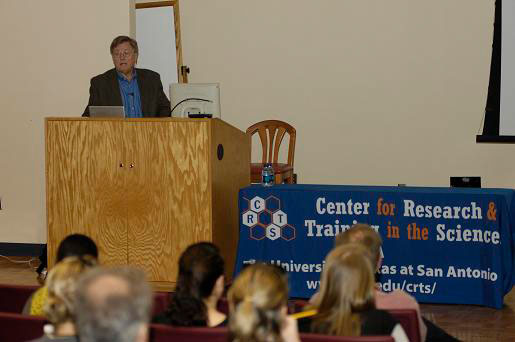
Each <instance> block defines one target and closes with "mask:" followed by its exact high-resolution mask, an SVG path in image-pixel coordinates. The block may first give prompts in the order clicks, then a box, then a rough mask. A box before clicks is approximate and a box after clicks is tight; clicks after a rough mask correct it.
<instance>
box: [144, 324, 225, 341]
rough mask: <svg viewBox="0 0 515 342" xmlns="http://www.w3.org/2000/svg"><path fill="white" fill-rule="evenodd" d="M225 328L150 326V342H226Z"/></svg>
mask: <svg viewBox="0 0 515 342" xmlns="http://www.w3.org/2000/svg"><path fill="white" fill-rule="evenodd" d="M227 337H228V330H227V328H206V327H194V328H193V327H191V328H189V327H188V328H187V327H172V326H168V325H163V324H151V325H150V339H149V341H150V342H173V341H181V342H182V341H184V342H205V341H209V342H227Z"/></svg>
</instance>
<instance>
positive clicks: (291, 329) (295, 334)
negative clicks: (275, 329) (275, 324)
mask: <svg viewBox="0 0 515 342" xmlns="http://www.w3.org/2000/svg"><path fill="white" fill-rule="evenodd" d="M281 336H282V338H283V341H284V342H300V337H299V329H298V327H297V320H296V319H295V318H293V317H290V316H286V317H285V318H284V325H283V328H282V330H281Z"/></svg>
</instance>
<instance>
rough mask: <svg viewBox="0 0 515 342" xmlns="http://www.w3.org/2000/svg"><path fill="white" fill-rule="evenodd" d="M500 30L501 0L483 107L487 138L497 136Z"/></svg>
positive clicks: (497, 6) (499, 99)
mask: <svg viewBox="0 0 515 342" xmlns="http://www.w3.org/2000/svg"><path fill="white" fill-rule="evenodd" d="M501 30H502V0H496V1H495V19H494V36H493V41H492V60H491V62H490V80H489V82H488V96H487V99H486V107H485V122H484V125H483V134H484V135H487V136H491V135H499V123H500V111H501V48H502V47H501V43H502V40H501V37H502V32H501ZM478 142H479V141H478ZM489 142H493V141H489Z"/></svg>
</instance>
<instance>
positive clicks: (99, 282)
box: [76, 267, 152, 342]
mask: <svg viewBox="0 0 515 342" xmlns="http://www.w3.org/2000/svg"><path fill="white" fill-rule="evenodd" d="M151 306H152V297H151V291H150V287H149V285H148V283H147V282H146V281H145V276H144V273H143V272H142V271H140V270H137V269H134V268H129V267H124V268H102V267H97V268H95V269H94V270H91V271H89V272H87V273H86V274H85V275H84V276H83V277H81V279H80V281H79V286H78V288H77V314H76V322H77V330H78V332H79V338H80V341H81V342H143V341H147V339H148V321H149V318H150V310H151Z"/></svg>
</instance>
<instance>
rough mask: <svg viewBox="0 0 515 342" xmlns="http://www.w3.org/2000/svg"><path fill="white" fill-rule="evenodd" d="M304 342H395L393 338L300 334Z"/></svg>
mask: <svg viewBox="0 0 515 342" xmlns="http://www.w3.org/2000/svg"><path fill="white" fill-rule="evenodd" d="M300 340H301V341H302V342H394V339H393V337H392V336H358V337H356V336H352V337H351V336H329V335H319V334H300Z"/></svg>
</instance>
